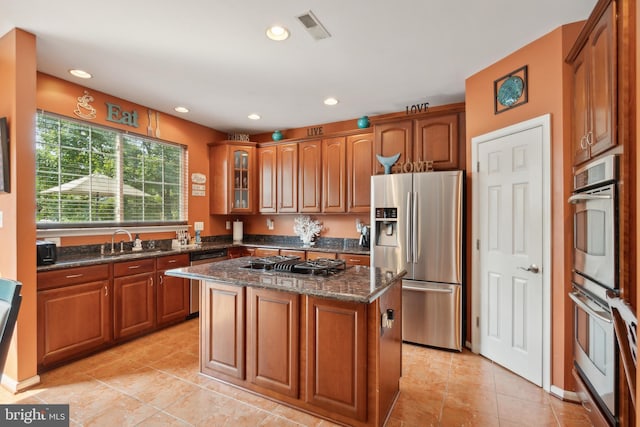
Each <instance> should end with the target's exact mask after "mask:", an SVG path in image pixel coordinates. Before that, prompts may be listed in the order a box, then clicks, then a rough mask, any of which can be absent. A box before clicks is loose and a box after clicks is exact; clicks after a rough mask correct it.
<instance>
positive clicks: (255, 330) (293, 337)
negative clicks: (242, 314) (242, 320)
mask: <svg viewBox="0 0 640 427" xmlns="http://www.w3.org/2000/svg"><path fill="white" fill-rule="evenodd" d="M299 300H300V296H299V295H298V294H293V293H289V292H280V291H274V290H268V289H259V288H247V310H248V313H247V381H249V382H251V383H253V384H255V385H257V386H259V387H261V388H263V389H268V390H272V391H275V392H277V393H280V394H283V395H286V396H292V397H298V359H299V326H298V325H299V322H300V312H299Z"/></svg>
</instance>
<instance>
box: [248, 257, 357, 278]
mask: <svg viewBox="0 0 640 427" xmlns="http://www.w3.org/2000/svg"><path fill="white" fill-rule="evenodd" d="M245 268H252V269H256V270H271V271H284V272H289V273H299V274H316V275H318V274H319V275H324V276H326V275H329V274H335V273H338V272H340V271H343V270H345V269H346V268H347V265H346V262H345V261H344V260H341V259H330V258H317V259H314V260H308V261H304V260H301V259H300V257H297V256H285V255H274V256H268V257H262V258H251V259H250V260H249V265H248V266H246V267H245Z"/></svg>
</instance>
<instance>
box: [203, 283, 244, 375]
mask: <svg viewBox="0 0 640 427" xmlns="http://www.w3.org/2000/svg"><path fill="white" fill-rule="evenodd" d="M201 289H202V291H201V292H202V294H201V295H200V304H201V305H200V307H201V309H200V340H201V344H200V351H201V355H200V370H201V371H202V372H203V373H205V374H209V375H211V376H214V377H220V374H221V375H222V378H225V377H230V378H237V379H241V380H243V379H244V378H245V348H244V342H245V308H244V307H245V306H244V303H245V288H243V287H239V286H229V285H222V284H219V283H214V282H208V281H204V282H203V283H202V285H201Z"/></svg>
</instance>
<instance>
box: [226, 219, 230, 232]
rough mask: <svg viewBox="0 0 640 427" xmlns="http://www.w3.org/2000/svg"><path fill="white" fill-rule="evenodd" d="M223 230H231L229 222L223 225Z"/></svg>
mask: <svg viewBox="0 0 640 427" xmlns="http://www.w3.org/2000/svg"><path fill="white" fill-rule="evenodd" d="M225 228H226V229H227V230H231V221H227V224H226V225H225Z"/></svg>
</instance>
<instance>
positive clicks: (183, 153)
mask: <svg viewBox="0 0 640 427" xmlns="http://www.w3.org/2000/svg"><path fill="white" fill-rule="evenodd" d="M39 115H43V116H45V117H49V118H53V119H55V120H60V121H66V122H69V123H73V124H78V125H80V126H86V127H89V128H91V129H100V130H106V131H109V132H113V133H115V134H116V135H117V139H118V141H117V142H116V154H115V156H116V157H118V158H119V159H118V160H117V162H118V163H120V165H119V166H118V168H121V167H122V164H123V163H124V159H123V158H124V151H125V150H124V146H125V139H126V138H127V137H129V138H133V139H138V140H143V141H148V142H151V143H154V144H160V145H165V146H171V147H176V148H179V149H180V157H181V159H180V166H181V167H182V171H181V173H180V174H179V176H180V182H179V184H178V186H177V188H178V189H179V191H180V196H179V214H180V216H181V218H182V219H177V220H152V221H140V220H135V221H131V220H129V221H93V222H40V221H37V220H36V230H37V231H38V233H37V234H38V237H41V236H47V235H52V236H53V235H64V234H60V233H57V232H56V230H60V231H61V232H65V231H66V232H68V233H70V234H72V235H88V234H87V233H86V231H87V230H88V229H90V230H95V231H96V232H100V231H101V230H102V231H104V232H106V233H107V232H110V231H111V230H113V229H114V228H123V227H136V229H137V230H138V231H142V230H146V231H163V230H164V229H167V230H175V229H182V228H184V226H185V225H187V224H188V200H189V192H188V169H189V165H188V159H189V156H188V146H187V145H185V144H180V143H176V142H171V141H166V140H161V139H158V138H152V137H150V136H148V135H143V134H140V133H136V132H131V131H128V130H124V129H119V128H113V127H109V126H105V125H102V124H99V123H89V122H87V121H84V120H78V119H75V118H73V117H68V116H65V115H61V114H56V113H52V112H48V111H44V110H38V111H37V112H36V118H35V121H36V125H35V130H36V142H35V145H36V146H37V145H38V142H37V141H38V136H37V132H39V128H38V118H39ZM36 151H37V148H36ZM58 154H59V153H58ZM36 156H37V154H36ZM117 175H119V180H120V185H122V186H123V185H125V184H126V182H125V180H124V174H123V173H122V172H121V171H119V172H117ZM59 176H60V170H58V177H59ZM37 177H38V169H37V161H36V179H37ZM162 183H163V184H164V183H165V181H164V179H163V181H162ZM124 196H125V195H124V194H120V195H119V198H120V200H119V201H118V202H117V203H116V205H118V204H120V203H122V201H123V200H124ZM36 197H37V195H36ZM162 200H163V204H164V196H163V198H162ZM37 206H38V200H37V199H36V208H37ZM123 209H124V208H122V209H120V211H117V212H114V214H115V215H116V216H120V217H121V218H124V210H123ZM41 231H42V232H41ZM65 234H66V233H65Z"/></svg>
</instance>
